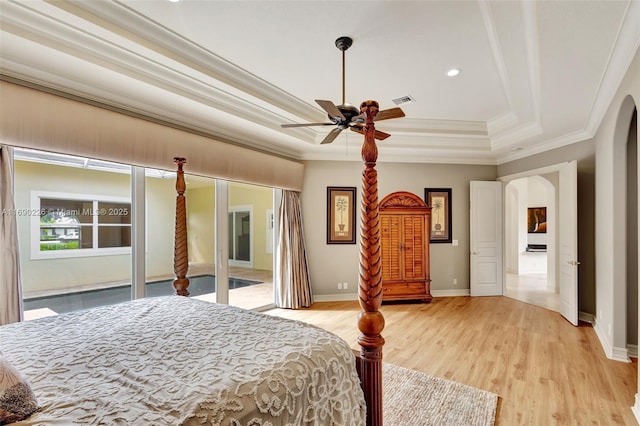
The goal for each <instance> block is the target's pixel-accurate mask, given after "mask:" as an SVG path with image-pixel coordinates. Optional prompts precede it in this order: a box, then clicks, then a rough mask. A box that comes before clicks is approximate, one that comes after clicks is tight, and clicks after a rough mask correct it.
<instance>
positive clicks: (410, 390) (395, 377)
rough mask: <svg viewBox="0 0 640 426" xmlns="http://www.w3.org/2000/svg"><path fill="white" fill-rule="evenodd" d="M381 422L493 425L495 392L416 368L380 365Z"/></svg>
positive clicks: (394, 424) (403, 425) (408, 425)
mask: <svg viewBox="0 0 640 426" xmlns="http://www.w3.org/2000/svg"><path fill="white" fill-rule="evenodd" d="M382 383H383V385H382V389H383V393H382V397H383V399H382V404H383V405H382V407H383V412H384V414H383V417H384V424H385V425H392V426H417V425H420V426H427V425H437V426H445V425H451V426H493V425H494V424H495V420H496V409H497V405H498V395H496V394H493V393H491V392H487V391H484V390H481V389H476V388H474V387H471V386H467V385H463V384H461V383H456V382H452V381H450V380H446V379H441V378H438V377H434V376H429V375H427V374H424V373H420V372H418V371H414V370H409V369H407V368H403V367H398V366H397V365H393V364H388V363H383V364H382Z"/></svg>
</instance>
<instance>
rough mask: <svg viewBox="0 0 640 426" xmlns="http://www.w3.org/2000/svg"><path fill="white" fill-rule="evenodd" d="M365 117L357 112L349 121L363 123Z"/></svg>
mask: <svg viewBox="0 0 640 426" xmlns="http://www.w3.org/2000/svg"><path fill="white" fill-rule="evenodd" d="M366 119H367V117H365V115H364V114H358V115H356V116H355V117H353V118H351V123H355V124H361V123H364V122H365V120H366Z"/></svg>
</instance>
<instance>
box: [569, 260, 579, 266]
mask: <svg viewBox="0 0 640 426" xmlns="http://www.w3.org/2000/svg"><path fill="white" fill-rule="evenodd" d="M567 263H568V264H569V265H571V266H578V265H579V264H580V262H578V261H577V260H567Z"/></svg>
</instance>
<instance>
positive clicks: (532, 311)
mask: <svg viewBox="0 0 640 426" xmlns="http://www.w3.org/2000/svg"><path fill="white" fill-rule="evenodd" d="M359 311H360V308H359V306H358V303H357V302H322V303H315V304H314V305H313V306H312V307H311V308H309V309H302V310H295V311H294V310H284V309H274V310H270V311H267V313H268V314H271V315H277V316H281V317H286V318H292V319H297V320H300V321H304V322H308V323H311V324H315V325H317V326H320V327H322V328H325V329H327V330H329V331H332V332H334V333H335V334H337V335H339V336H340V337H342V338H343V339H345V340H346V341H347V342H349V343H351V344H352V347H354V348H357V344H356V338H357V336H358V334H359V331H358V329H357V325H356V321H357V315H358V312H359ZM381 311H382V313H383V314H384V316H385V318H386V326H385V329H384V331H383V333H382V335H383V337H384V338H385V340H386V344H385V346H384V352H383V354H384V355H383V356H384V361H386V362H390V363H393V364H396V365H400V366H403V367H407V368H412V369H414V370H418V371H422V372H424V373H427V374H432V375H435V376H439V377H444V378H447V379H450V380H454V381H457V382H460V383H465V384H467V385H470V386H474V387H476V388H480V389H485V390H488V391H490V392H494V393H496V394H498V395H499V396H500V403H499V411H498V419H497V423H496V424H498V425H508V426H511V425H536V426H537V425H565V424H567V425H569V424H570V425H587V424H593V425H618V424H619V425H635V424H637V422H636V420H635V417H634V415H633V413H632V411H631V408H630V407H631V406H632V405H633V404H634V395H635V393H636V391H637V377H638V372H637V362H633V363H622V362H618V361H612V360H609V359H607V358H606V357H605V355H604V352H603V350H602V348H601V346H600V343H599V341H598V338H597V337H596V334H595V332H594V330H593V328H592V327H591V326H590V325H589V324H582V323H581V324H580V326H579V327H574V326H572V325H571V324H569V323H568V322H567V321H566V320H564V319H563V318H562V317H561V316H560V315H559V314H558V313H556V312H553V311H549V310H546V309H543V308H540V307H537V306H534V305H529V304H527V303H524V302H519V301H517V300H513V299H509V298H507V297H476V298H470V297H442V298H434V300H433V301H432V302H431V303H430V304H413V303H412V304H384V305H383V306H382V308H381Z"/></svg>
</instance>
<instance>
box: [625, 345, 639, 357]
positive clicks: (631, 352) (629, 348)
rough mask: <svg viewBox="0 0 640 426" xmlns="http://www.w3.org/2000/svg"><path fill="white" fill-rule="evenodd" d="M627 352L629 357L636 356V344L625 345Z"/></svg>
mask: <svg viewBox="0 0 640 426" xmlns="http://www.w3.org/2000/svg"><path fill="white" fill-rule="evenodd" d="M627 354H628V355H629V357H633V358H638V345H627Z"/></svg>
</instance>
